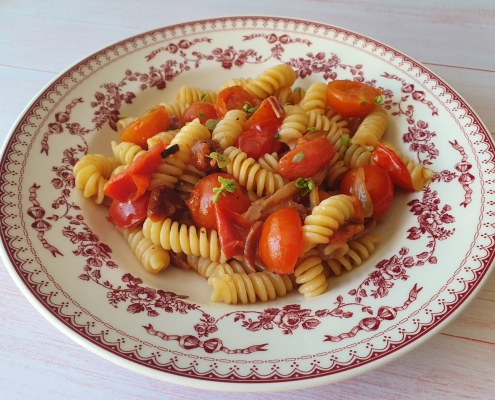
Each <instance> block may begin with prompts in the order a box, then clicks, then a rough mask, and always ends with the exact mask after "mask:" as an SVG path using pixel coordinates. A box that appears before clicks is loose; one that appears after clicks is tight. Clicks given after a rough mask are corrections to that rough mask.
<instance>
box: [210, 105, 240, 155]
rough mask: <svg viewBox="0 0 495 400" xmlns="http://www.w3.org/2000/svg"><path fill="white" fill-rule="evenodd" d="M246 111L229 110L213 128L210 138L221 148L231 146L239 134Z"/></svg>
mask: <svg viewBox="0 0 495 400" xmlns="http://www.w3.org/2000/svg"><path fill="white" fill-rule="evenodd" d="M244 122H246V113H245V112H244V111H242V110H229V111H227V113H226V114H225V116H224V117H223V118H222V119H221V120H220V121H219V122H218V124H217V125H216V126H215V129H213V132H212V134H211V138H212V139H213V140H216V141H217V142H218V143H219V144H220V147H221V148H222V149H226V148H227V147H229V146H232V145H233V144H234V142H235V140H236V139H237V138H238V137H239V136H241V134H242V131H243V126H244Z"/></svg>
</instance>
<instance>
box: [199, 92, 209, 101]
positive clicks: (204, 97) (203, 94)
mask: <svg viewBox="0 0 495 400" xmlns="http://www.w3.org/2000/svg"><path fill="white" fill-rule="evenodd" d="M207 97H208V93H201V97H200V98H199V100H201V101H205V100H206V99H207Z"/></svg>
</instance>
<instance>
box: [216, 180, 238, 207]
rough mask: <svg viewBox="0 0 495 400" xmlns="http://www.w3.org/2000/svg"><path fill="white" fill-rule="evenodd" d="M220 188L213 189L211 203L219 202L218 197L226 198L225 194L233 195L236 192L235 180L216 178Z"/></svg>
mask: <svg viewBox="0 0 495 400" xmlns="http://www.w3.org/2000/svg"><path fill="white" fill-rule="evenodd" d="M218 182H220V187H216V188H213V194H214V195H213V203H218V202H219V201H220V196H227V193H234V192H235V191H236V190H237V185H236V184H235V180H233V179H226V178H222V177H221V176H219V177H218Z"/></svg>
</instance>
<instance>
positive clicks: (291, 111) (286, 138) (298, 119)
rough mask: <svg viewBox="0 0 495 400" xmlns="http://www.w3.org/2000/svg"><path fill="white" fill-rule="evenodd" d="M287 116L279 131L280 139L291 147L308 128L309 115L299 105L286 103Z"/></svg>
mask: <svg viewBox="0 0 495 400" xmlns="http://www.w3.org/2000/svg"><path fill="white" fill-rule="evenodd" d="M284 111H285V117H284V119H283V121H282V125H281V126H280V129H279V131H278V134H279V140H280V141H281V142H283V143H285V144H287V145H288V146H289V147H293V146H294V145H295V142H296V141H297V140H298V139H300V138H302V137H303V135H304V134H305V133H306V130H307V128H308V116H307V115H306V112H305V111H304V110H303V109H302V108H301V107H299V106H292V105H285V106H284Z"/></svg>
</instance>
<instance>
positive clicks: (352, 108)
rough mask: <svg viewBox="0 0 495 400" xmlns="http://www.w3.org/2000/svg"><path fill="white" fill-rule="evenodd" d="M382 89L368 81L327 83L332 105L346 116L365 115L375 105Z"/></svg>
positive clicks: (328, 98)
mask: <svg viewBox="0 0 495 400" xmlns="http://www.w3.org/2000/svg"><path fill="white" fill-rule="evenodd" d="M380 95H381V90H380V89H377V88H374V87H373V86H371V85H368V84H366V83H361V82H356V81H349V80H335V81H330V82H328V84H327V100H328V103H329V104H330V106H331V107H332V108H333V109H334V110H335V112H337V113H339V114H340V115H342V116H344V117H364V116H365V115H367V114H368V113H369V112H370V111H371V110H372V109H373V107H374V105H375V99H376V98H377V97H378V96H380Z"/></svg>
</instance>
